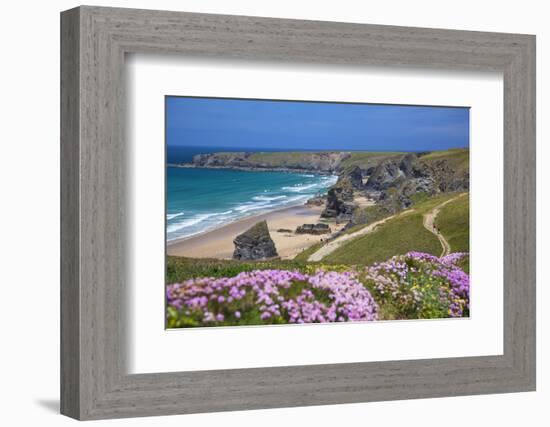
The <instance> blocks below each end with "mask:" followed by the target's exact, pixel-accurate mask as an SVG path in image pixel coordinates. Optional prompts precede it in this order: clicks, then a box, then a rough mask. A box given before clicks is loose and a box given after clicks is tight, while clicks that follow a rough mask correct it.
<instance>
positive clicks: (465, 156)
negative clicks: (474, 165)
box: [420, 148, 470, 173]
mask: <svg viewBox="0 0 550 427" xmlns="http://www.w3.org/2000/svg"><path fill="white" fill-rule="evenodd" d="M420 159H421V160H422V161H425V162H427V163H431V162H435V161H438V160H447V162H448V163H449V166H450V167H451V168H453V169H454V170H455V171H456V172H457V173H460V172H463V171H467V170H468V169H469V167H470V150H469V149H468V148H455V149H451V150H444V151H432V152H431V153H428V154H425V155H423V156H421V157H420Z"/></svg>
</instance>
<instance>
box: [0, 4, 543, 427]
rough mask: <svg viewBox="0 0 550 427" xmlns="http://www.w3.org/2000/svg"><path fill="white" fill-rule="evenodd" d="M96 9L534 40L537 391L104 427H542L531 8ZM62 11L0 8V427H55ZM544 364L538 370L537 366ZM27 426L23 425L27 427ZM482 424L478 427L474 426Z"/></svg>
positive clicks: (536, 29) (537, 21) (539, 19)
mask: <svg viewBox="0 0 550 427" xmlns="http://www.w3.org/2000/svg"><path fill="white" fill-rule="evenodd" d="M94 3H95V4H96V5H105V6H121V7H137V8H146V9H152V8H154V9H167V10H183V11H195V12H210V13H227V14H244V15H257V16H271V17H281V18H301V19H319V20H331V21H348V22H362V23H373V24H391V25H409V26H423V27H440V28H454V29H465V30H482V31H504V32H519V33H531V34H536V35H537V45H538V49H537V55H538V61H537V62H538V65H537V74H538V81H537V86H538V102H537V108H538V110H537V111H538V112H537V122H538V142H539V144H538V145H539V150H538V185H537V187H538V195H539V203H538V215H537V216H538V218H539V223H538V232H539V233H538V235H539V238H538V247H539V255H538V263H539V267H538V307H539V308H538V336H539V340H538V343H539V344H538V361H539V363H538V390H539V391H538V392H536V393H519V394H509V395H490V396H474V397H460V398H440V399H425V400H415V401H399V402H383V403H366V404H353V405H338V406H324V407H310V408H293V409H277V410H264V411H248V412H233V413H220V414H208V415H191V416H172V417H160V418H155V419H152V418H145V419H130V420H116V421H109V422H107V423H108V424H109V425H117V426H118V425H120V426H148V425H155V426H159V425H166V426H168V425H174V426H175V425H182V424H186V425H201V426H214V425H218V426H219V425H226V426H232V425H239V426H253V425H259V424H261V425H263V426H281V425H290V426H294V425H299V424H302V425H314V424H315V425H317V426H329V425H331V426H334V425H345V424H355V425H378V426H393V425H405V426H411V427H412V426H432V425H433V426H441V425H444V426H445V427H452V426H461V427H464V426H471V425H478V424H479V425H483V424H485V425H499V426H517V425H530V426H546V425H549V423H550V409H549V403H550V370H549V369H548V367H549V364H548V361H547V360H548V346H549V343H550V335H549V334H548V326H549V325H548V324H549V321H550V316H549V314H548V310H547V309H546V310H545V308H546V307H545V306H547V304H544V301H545V300H547V299H548V298H549V296H550V292H549V291H548V289H545V286H544V285H545V282H548V281H549V279H550V275H549V274H548V273H547V272H546V270H545V268H544V264H545V263H546V262H548V256H549V252H548V239H546V241H543V238H544V237H546V236H545V234H546V235H547V234H548V226H547V225H546V224H545V223H544V221H543V219H544V217H545V216H546V217H548V215H549V214H550V212H549V203H548V199H549V196H550V194H549V190H548V188H549V187H548V185H545V182H548V181H549V178H550V172H549V170H548V169H549V168H548V167H546V168H545V167H544V166H545V164H546V163H547V162H548V161H550V158H549V157H548V153H549V148H548V145H546V147H545V146H544V144H543V141H547V140H548V138H549V127H548V124H547V123H545V122H544V120H543V119H544V118H547V117H548V116H549V115H550V105H549V102H550V97H549V96H548V95H549V93H548V75H549V74H550V26H549V25H548V16H549V11H547V10H545V3H546V2H543V1H540V0H539V1H535V0H523V1H521V2H519V1H514V2H511V1H479V0H477V1H470V0H461V1H460V2H443V1H441V0H439V1H428V0H415V1H410V0H409V1H408V0H401V1H391V0H386V1H383V2H381V1H377V2H368V1H364V0H363V1H351V0H339V1H337V2H335V1H320V0H301V1H298V0H277V1H274V0H271V1H258V0H256V1H254V0H231V1H227V0H225V1H224V0H180V1H175V0H173V1H169V0H157V1H145V0H142V1H115V0H111V1H96V2H94ZM76 5H78V2H74V1H62V0H57V1H48V2H46V1H41V2H39V1H19V2H15V1H12V2H4V3H3V5H2V20H1V24H0V31H1V36H2V37H1V40H2V63H1V64H0V75H1V78H0V85H1V90H0V108H1V111H0V117H1V118H2V120H1V122H0V150H1V151H0V152H1V155H0V190H1V193H0V197H1V200H2V203H1V205H0V290H1V292H2V293H1V298H0V304H1V305H0V307H1V308H0V316H1V320H0V325H1V331H2V333H1V335H0V337H1V338H0V339H1V341H0V342H1V347H0V348H1V350H0V369H2V371H1V374H0V393H1V396H0V402H2V405H1V409H0V420H1V422H2V424H3V425H9V426H17V425H41V426H63V425H68V424H70V423H72V422H73V421H71V420H69V419H67V418H65V417H61V416H59V415H58V414H57V412H58V404H59V403H58V383H59V379H58V378H59V368H58V364H59V363H58V360H59V336H58V335H59V334H58V330H59V315H58V314H59V219H58V218H59V107H58V105H59V12H60V11H61V10H64V9H68V8H71V7H74V6H76ZM545 359H546V360H545ZM31 423H34V424H31ZM482 423H483V424H482Z"/></svg>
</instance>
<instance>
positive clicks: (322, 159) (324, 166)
mask: <svg viewBox="0 0 550 427" xmlns="http://www.w3.org/2000/svg"><path fill="white" fill-rule="evenodd" d="M349 157H350V153H348V152H329V151H323V152H284V153H280V152H273V153H250V152H231V153H208V154H197V155H195V156H194V157H193V162H192V164H190V165H187V166H189V167H204V168H228V169H244V170H268V171H296V172H304V171H305V172H315V173H321V174H330V173H333V172H335V171H337V170H339V168H340V165H341V163H342V162H343V161H344V160H345V159H347V158H349Z"/></svg>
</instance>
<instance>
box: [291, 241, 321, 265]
mask: <svg viewBox="0 0 550 427" xmlns="http://www.w3.org/2000/svg"><path fill="white" fill-rule="evenodd" d="M321 247H323V243H322V242H318V243H315V244H314V245H311V246H310V247H309V248H307V249H304V250H303V251H302V252H300V253H299V254H298V255H296V256H295V257H294V261H295V262H307V260H308V259H309V257H310V256H311V255H313V254H314V253H315V252H317V250H319V249H320V248H321Z"/></svg>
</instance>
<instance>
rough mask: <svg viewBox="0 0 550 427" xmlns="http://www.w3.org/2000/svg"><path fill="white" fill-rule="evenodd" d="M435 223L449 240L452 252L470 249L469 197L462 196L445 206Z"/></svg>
mask: <svg viewBox="0 0 550 427" xmlns="http://www.w3.org/2000/svg"><path fill="white" fill-rule="evenodd" d="M435 224H436V226H437V228H438V229H439V230H440V231H441V233H442V234H443V236H445V238H446V239H447V241H448V242H449V245H450V246H451V251H452V252H469V251H470V232H469V231H470V199H469V197H467V196H465V197H460V198H459V199H457V200H455V201H452V202H450V203H448V204H446V205H445V206H443V208H441V210H440V211H439V214H438V215H437V218H436V220H435Z"/></svg>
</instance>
